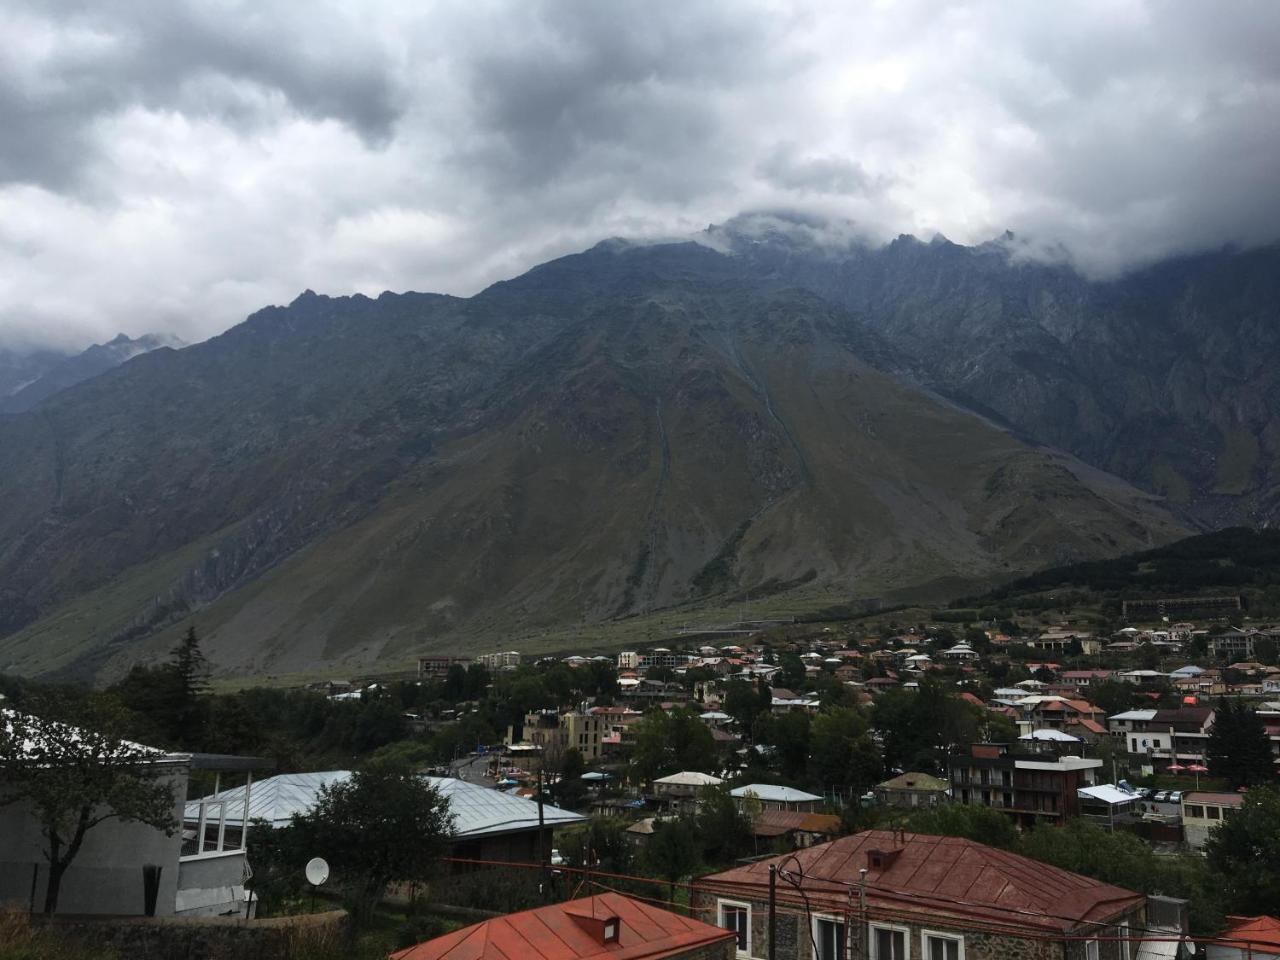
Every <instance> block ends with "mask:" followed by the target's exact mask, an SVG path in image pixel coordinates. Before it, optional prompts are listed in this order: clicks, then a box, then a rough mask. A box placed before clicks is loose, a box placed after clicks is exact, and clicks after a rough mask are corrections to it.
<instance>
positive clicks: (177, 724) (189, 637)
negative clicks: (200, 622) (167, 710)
mask: <svg viewBox="0 0 1280 960" xmlns="http://www.w3.org/2000/svg"><path fill="white" fill-rule="evenodd" d="M169 669H170V671H172V677H173V685H174V696H173V707H172V711H173V712H172V716H171V717H170V718H169V722H170V724H171V725H172V726H171V729H172V731H173V736H174V739H175V740H177V741H178V742H180V743H181V744H182V745H183V746H186V747H188V748H192V747H196V746H199V745H200V744H201V743H202V742H203V740H204V733H205V730H204V718H205V702H204V699H203V694H205V693H207V692H208V690H209V661H208V660H206V659H205V655H204V653H203V652H202V651H201V649H200V638H199V637H198V636H197V635H196V628H195V627H194V626H190V627H187V632H186V634H185V635H183V638H182V639H181V640H180V641H178V645H177V646H176V647H174V648H173V649H172V650H171V651H169Z"/></svg>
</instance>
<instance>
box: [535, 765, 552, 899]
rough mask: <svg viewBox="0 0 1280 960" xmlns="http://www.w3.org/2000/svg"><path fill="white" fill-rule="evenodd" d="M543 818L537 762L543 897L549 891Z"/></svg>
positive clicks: (539, 848)
mask: <svg viewBox="0 0 1280 960" xmlns="http://www.w3.org/2000/svg"><path fill="white" fill-rule="evenodd" d="M545 823H546V822H545V820H544V819H543V814H542V763H541V762H539V763H538V867H539V872H540V873H541V874H542V882H541V883H540V884H539V887H540V888H541V889H540V890H539V892H540V893H541V894H542V896H543V898H544V899H545V898H546V896H547V894H549V893H550V892H551V888H550V884H549V883H548V882H547V881H548V879H549V878H548V876H547V833H546V830H545V829H544V827H545Z"/></svg>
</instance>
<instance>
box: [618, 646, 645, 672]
mask: <svg viewBox="0 0 1280 960" xmlns="http://www.w3.org/2000/svg"><path fill="white" fill-rule="evenodd" d="M638 666H640V654H638V653H636V652H635V651H634V650H623V651H622V652H621V653H620V654H618V669H619V670H634V669H636V667H638Z"/></svg>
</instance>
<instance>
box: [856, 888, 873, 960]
mask: <svg viewBox="0 0 1280 960" xmlns="http://www.w3.org/2000/svg"><path fill="white" fill-rule="evenodd" d="M858 912H859V913H860V914H861V916H860V917H859V919H858V939H859V940H861V941H862V943H861V944H860V947H861V951H860V953H861V956H862V960H869V958H870V956H871V944H870V943H869V942H868V941H869V940H870V939H871V930H870V929H869V928H868V926H867V868H866V867H863V868H862V869H861V870H859V871H858Z"/></svg>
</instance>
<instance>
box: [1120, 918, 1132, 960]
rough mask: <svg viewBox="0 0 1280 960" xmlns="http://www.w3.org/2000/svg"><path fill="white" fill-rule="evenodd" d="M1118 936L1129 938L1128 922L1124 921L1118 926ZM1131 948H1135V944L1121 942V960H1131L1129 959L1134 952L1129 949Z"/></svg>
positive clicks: (1125, 941)
mask: <svg viewBox="0 0 1280 960" xmlns="http://www.w3.org/2000/svg"><path fill="white" fill-rule="evenodd" d="M1116 936H1118V937H1127V936H1129V921H1128V920H1122V921H1120V922H1119V923H1117V924H1116ZM1131 946H1133V944H1131V943H1130V942H1129V941H1128V940H1123V939H1122V940H1121V941H1120V960H1129V957H1130V956H1131V955H1132V951H1131V950H1130V949H1129V948H1130V947H1131Z"/></svg>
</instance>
